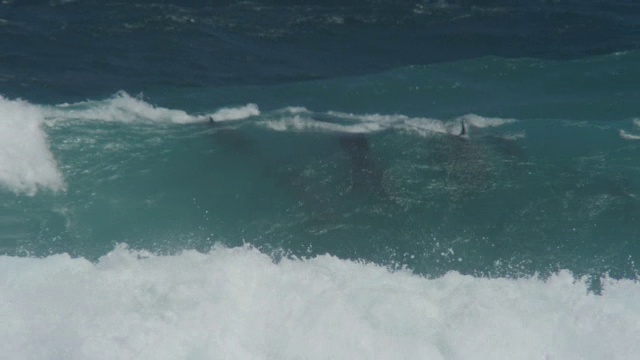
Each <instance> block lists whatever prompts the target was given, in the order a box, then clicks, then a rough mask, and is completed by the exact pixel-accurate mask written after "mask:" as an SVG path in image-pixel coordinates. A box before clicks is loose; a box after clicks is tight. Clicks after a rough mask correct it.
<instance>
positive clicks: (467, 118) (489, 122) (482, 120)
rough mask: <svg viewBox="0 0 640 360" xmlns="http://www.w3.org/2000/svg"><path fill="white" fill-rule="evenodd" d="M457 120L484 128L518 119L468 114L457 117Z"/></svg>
mask: <svg viewBox="0 0 640 360" xmlns="http://www.w3.org/2000/svg"><path fill="white" fill-rule="evenodd" d="M456 121H464V122H465V123H466V124H468V125H471V126H473V127H476V128H480V129H482V128H487V127H498V126H502V125H505V124H511V123H513V122H515V121H516V120H514V119H503V118H492V117H484V116H480V115H476V114H467V115H464V116H461V117H459V118H458V119H456Z"/></svg>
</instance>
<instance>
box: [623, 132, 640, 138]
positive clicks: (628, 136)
mask: <svg viewBox="0 0 640 360" xmlns="http://www.w3.org/2000/svg"><path fill="white" fill-rule="evenodd" d="M620 137H621V138H623V139H625V140H640V135H635V134H631V133H628V132H626V131H624V130H620Z"/></svg>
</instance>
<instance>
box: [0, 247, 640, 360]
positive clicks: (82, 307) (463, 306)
mask: <svg viewBox="0 0 640 360" xmlns="http://www.w3.org/2000/svg"><path fill="white" fill-rule="evenodd" d="M0 270H1V271H0V274H1V275H0V286H1V287H2V289H3V291H2V293H1V294H0V304H1V306H0V317H1V318H2V319H3V321H2V322H3V326H2V327H1V329H0V349H1V350H2V353H3V355H4V356H6V357H7V358H11V359H61V358H64V359H134V358H138V359H139V358H154V359H230V358H233V359H300V358H305V359H327V358H333V359H353V358H370V359H383V358H384V359H391V358H393V359H417V358H422V359H508V358H518V359H604V358H612V359H633V358H635V357H636V356H637V355H638V354H639V353H640V345H639V344H638V341H637V339H638V337H639V336H640V325H639V324H640V305H639V304H640V286H638V284H637V283H636V282H635V281H631V280H612V279H605V280H604V289H603V292H602V294H601V295H595V294H593V293H589V292H588V291H587V286H586V284H585V280H584V279H575V278H574V277H573V276H572V275H571V274H570V273H568V272H560V273H558V274H555V275H552V276H550V277H549V278H546V279H540V278H536V277H531V278H522V279H486V278H475V277H472V276H465V275H461V274H459V273H457V272H451V273H447V274H446V275H444V276H442V277H439V278H434V279H429V278H424V277H420V276H416V275H413V274H411V273H410V272H407V271H395V272H390V271H388V269H385V268H382V267H380V266H376V265H373V264H368V263H363V262H353V261H346V260H340V259H338V258H335V257H333V256H330V255H323V256H317V257H313V258H309V259H287V258H284V259H282V260H280V261H279V262H277V263H274V261H273V260H272V258H271V257H269V256H267V255H265V254H263V253H260V252H259V251H257V250H256V249H253V248H251V247H249V246H244V247H237V248H231V249H230V248H224V247H220V248H215V249H213V250H211V251H210V252H208V253H199V252H196V251H185V252H183V253H181V254H179V255H173V256H155V255H152V254H149V253H146V252H138V251H131V250H129V249H127V247H126V246H123V245H122V246H119V247H118V248H116V249H115V250H114V251H112V252H111V253H109V254H107V255H105V256H104V257H102V258H100V260H99V261H98V262H96V263H92V262H89V261H87V260H85V259H81V258H80V259H72V258H70V257H69V256H67V255H54V256H50V257H47V258H44V259H33V258H15V257H7V256H3V257H0Z"/></svg>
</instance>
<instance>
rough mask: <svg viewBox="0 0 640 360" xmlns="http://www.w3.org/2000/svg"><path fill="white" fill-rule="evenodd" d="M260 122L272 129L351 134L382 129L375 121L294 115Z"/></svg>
mask: <svg viewBox="0 0 640 360" xmlns="http://www.w3.org/2000/svg"><path fill="white" fill-rule="evenodd" d="M261 124H262V125H263V126H264V127H266V128H268V129H271V130H274V131H298V132H303V131H313V132H337V133H351V134H367V133H372V132H376V131H380V130H383V129H384V127H383V126H381V125H380V124H376V123H367V122H363V123H357V124H351V125H345V124H337V123H330V122H325V121H318V120H314V119H312V118H309V117H305V116H299V115H295V116H292V117H285V118H282V119H279V120H265V121H262V122H261Z"/></svg>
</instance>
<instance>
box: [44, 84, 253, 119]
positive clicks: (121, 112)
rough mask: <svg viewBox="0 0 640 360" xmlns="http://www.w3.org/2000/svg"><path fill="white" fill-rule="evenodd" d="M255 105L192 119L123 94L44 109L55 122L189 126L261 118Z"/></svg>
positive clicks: (223, 109)
mask: <svg viewBox="0 0 640 360" xmlns="http://www.w3.org/2000/svg"><path fill="white" fill-rule="evenodd" d="M259 114H260V111H259V109H258V106H257V105H256V104H247V105H245V106H241V107H236V108H222V109H219V110H218V111H216V112H214V113H212V114H208V115H199V116H196V115H190V114H188V113H187V112H186V111H183V110H176V109H167V108H163V107H160V106H154V105H152V104H149V103H148V102H146V101H144V100H143V99H141V98H138V97H132V96H130V95H129V94H127V93H126V92H124V91H120V92H118V93H117V94H116V95H114V96H113V97H111V98H109V99H106V100H98V101H83V102H79V103H74V104H60V105H58V106H54V107H48V108H46V109H45V115H46V117H47V118H48V119H51V120H53V121H64V120H91V121H115V122H123V123H174V124H189V123H198V122H204V121H209V119H210V118H211V119H213V120H214V121H231V120H240V119H246V118H248V117H251V116H256V115H259Z"/></svg>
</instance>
